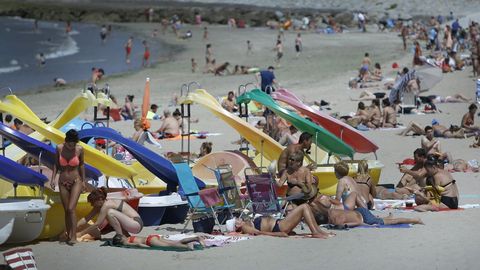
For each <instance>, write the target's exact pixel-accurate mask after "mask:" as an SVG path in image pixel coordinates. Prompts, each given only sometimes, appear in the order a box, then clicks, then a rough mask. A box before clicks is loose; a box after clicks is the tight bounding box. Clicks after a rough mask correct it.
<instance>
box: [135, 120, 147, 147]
mask: <svg viewBox="0 0 480 270" xmlns="http://www.w3.org/2000/svg"><path fill="white" fill-rule="evenodd" d="M133 128H134V129H135V131H134V132H133V134H132V140H133V141H135V142H138V141H139V140H140V137H141V136H142V134H143V133H144V132H145V130H143V125H142V119H135V121H133Z"/></svg>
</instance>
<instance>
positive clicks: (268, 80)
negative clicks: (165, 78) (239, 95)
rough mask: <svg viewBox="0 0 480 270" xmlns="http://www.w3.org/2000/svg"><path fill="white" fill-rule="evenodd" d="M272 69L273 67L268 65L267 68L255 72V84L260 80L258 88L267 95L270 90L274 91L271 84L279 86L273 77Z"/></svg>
mask: <svg viewBox="0 0 480 270" xmlns="http://www.w3.org/2000/svg"><path fill="white" fill-rule="evenodd" d="M274 70H275V68H274V67H273V66H269V67H268V69H267V70H262V71H260V72H257V73H256V74H255V79H256V80H257V85H258V81H259V80H260V89H261V90H262V91H263V92H265V93H267V94H269V95H270V93H271V92H273V91H275V89H274V88H273V86H276V87H280V86H279V84H278V82H277V80H276V78H275V74H274V73H273V71H274Z"/></svg>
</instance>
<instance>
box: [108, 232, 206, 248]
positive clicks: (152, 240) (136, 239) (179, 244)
mask: <svg viewBox="0 0 480 270" xmlns="http://www.w3.org/2000/svg"><path fill="white" fill-rule="evenodd" d="M112 243H113V245H114V246H137V247H145V248H149V247H173V248H179V249H188V250H194V244H195V243H198V244H200V245H201V246H202V247H205V242H204V241H203V237H201V236H193V237H189V238H185V239H182V240H180V241H173V240H168V239H165V238H163V237H162V236H161V235H159V234H150V235H148V236H147V237H142V236H130V237H126V236H124V235H122V234H116V235H115V236H114V237H113V239H112Z"/></svg>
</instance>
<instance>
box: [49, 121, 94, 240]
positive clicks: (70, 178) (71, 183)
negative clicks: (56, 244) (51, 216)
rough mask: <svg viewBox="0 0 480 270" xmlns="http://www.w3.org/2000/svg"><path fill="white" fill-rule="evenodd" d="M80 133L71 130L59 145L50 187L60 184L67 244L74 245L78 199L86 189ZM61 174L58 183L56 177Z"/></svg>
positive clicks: (53, 187)
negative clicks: (79, 143)
mask: <svg viewBox="0 0 480 270" xmlns="http://www.w3.org/2000/svg"><path fill="white" fill-rule="evenodd" d="M78 142H79V139H78V133H77V131H76V130H74V129H70V130H69V131H67V133H66V134H65V142H64V143H62V144H59V145H57V149H56V153H55V164H54V166H53V172H52V178H51V180H50V187H51V188H52V189H53V190H55V187H56V186H57V184H58V188H59V190H60V199H61V201H62V205H63V209H64V211H65V227H66V228H65V229H66V234H67V244H69V245H73V244H75V243H76V242H77V241H76V234H77V226H76V223H77V216H76V213H75V209H76V207H77V203H78V198H79V197H80V194H81V193H82V191H83V190H84V189H85V167H84V159H83V147H82V146H80V145H78ZM58 172H60V176H59V177H58V183H56V179H55V176H56V175H57V173H58Z"/></svg>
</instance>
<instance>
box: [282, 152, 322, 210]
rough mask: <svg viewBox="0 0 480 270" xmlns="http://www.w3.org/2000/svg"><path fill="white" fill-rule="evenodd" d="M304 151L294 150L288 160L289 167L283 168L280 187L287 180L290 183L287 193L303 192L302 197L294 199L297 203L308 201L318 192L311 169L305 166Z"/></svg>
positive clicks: (289, 194)
mask: <svg viewBox="0 0 480 270" xmlns="http://www.w3.org/2000/svg"><path fill="white" fill-rule="evenodd" d="M303 158H304V153H303V151H301V150H298V151H296V152H294V153H293V154H292V155H291V156H290V157H289V158H288V161H287V168H286V169H285V170H283V173H282V174H281V176H280V180H279V181H278V182H277V186H278V187H282V186H283V185H284V184H285V182H286V183H287V185H288V190H287V195H288V196H292V195H296V194H303V197H302V198H300V199H296V200H293V201H292V202H293V203H294V204H295V205H300V204H303V203H307V202H308V201H309V200H310V199H312V198H314V197H315V196H316V195H317V194H318V187H317V183H316V181H315V179H314V178H313V176H312V174H311V173H310V170H309V169H308V168H307V167H304V166H303Z"/></svg>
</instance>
